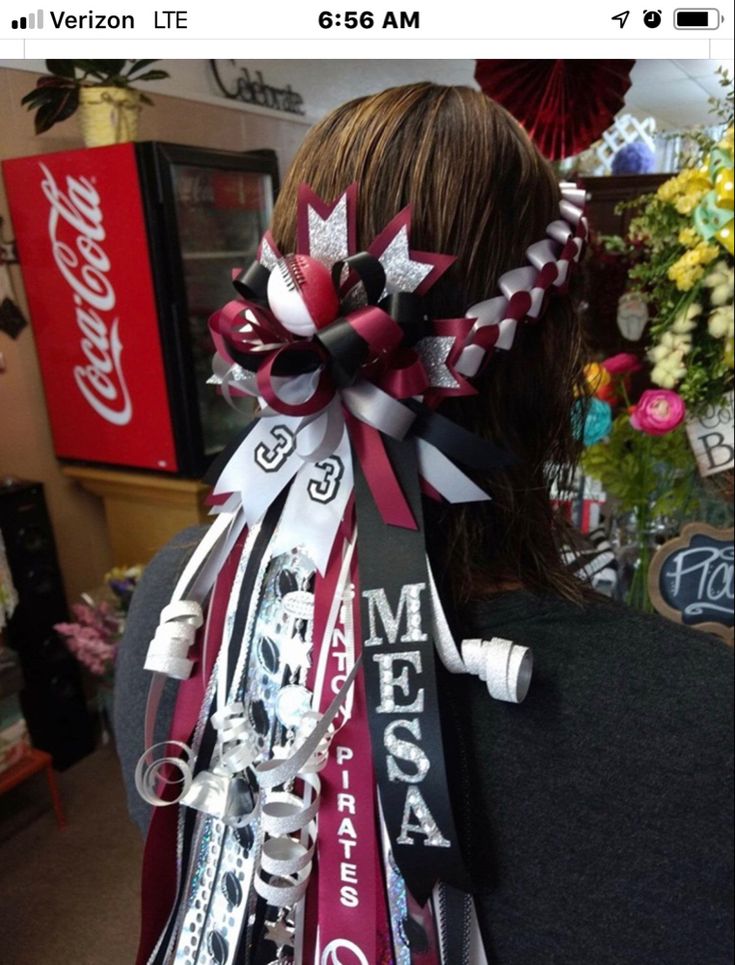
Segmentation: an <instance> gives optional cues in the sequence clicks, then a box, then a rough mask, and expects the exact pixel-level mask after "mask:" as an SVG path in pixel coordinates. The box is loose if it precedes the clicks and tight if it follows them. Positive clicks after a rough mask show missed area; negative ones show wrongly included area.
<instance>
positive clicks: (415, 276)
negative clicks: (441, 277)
mask: <svg viewBox="0 0 735 965" xmlns="http://www.w3.org/2000/svg"><path fill="white" fill-rule="evenodd" d="M378 260H379V261H380V263H381V265H382V266H383V268H384V269H385V290H384V291H383V295H393V294H394V293H395V292H414V291H416V289H417V288H418V287H419V285H420V284H421V282H422V281H424V279H425V278H426V277H427V276H428V275H430V274H431V272H432V270H433V268H434V266H433V265H427V264H426V263H425V262H423V261H415V260H414V259H413V258H411V254H410V252H409V248H408V228H407V227H406V225H403V227H402V228H401V229H400V231H399V232H398V234H397V235H396V236H395V238H394V239H393V240H392V241H391V242H390V244H389V245H388V247H387V248H386V249H385V251H384V252H383V254H382V255H379V256H378Z"/></svg>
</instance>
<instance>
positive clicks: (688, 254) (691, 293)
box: [626, 74, 735, 414]
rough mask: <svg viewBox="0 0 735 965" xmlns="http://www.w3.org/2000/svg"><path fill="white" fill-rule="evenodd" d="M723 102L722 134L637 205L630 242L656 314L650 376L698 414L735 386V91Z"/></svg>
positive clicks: (636, 285)
mask: <svg viewBox="0 0 735 965" xmlns="http://www.w3.org/2000/svg"><path fill="white" fill-rule="evenodd" d="M723 85H726V86H728V87H730V88H731V81H730V79H729V77H728V76H727V75H726V74H725V75H723ZM720 103H721V104H724V106H721V107H720V108H719V109H718V113H719V115H720V118H721V119H723V120H725V121H726V122H727V123H728V125H729V126H728V127H727V130H726V133H725V135H724V137H723V138H722V139H721V140H720V141H718V142H717V143H712V142H709V141H707V140H706V139H703V138H700V139H699V141H698V143H699V149H698V151H697V152H696V153H695V155H694V156H692V157H691V158H690V159H689V160H688V162H687V164H686V166H685V167H684V168H683V169H682V170H681V171H680V172H679V174H677V175H676V176H675V177H672V178H669V180H668V181H665V182H664V183H663V184H662V185H661V186H660V187H659V189H658V191H657V192H656V194H655V195H648V196H646V197H644V198H641V199H638V200H637V201H636V202H634V205H635V206H636V208H637V211H638V213H637V216H636V217H634V219H633V220H632V222H631V225H630V229H629V237H628V238H627V239H626V245H627V253H628V255H629V256H630V257H631V258H632V260H633V261H634V265H633V267H632V268H631V270H630V273H629V279H630V284H629V291H630V292H636V293H638V294H639V295H640V296H641V297H642V298H644V299H645V300H646V302H647V303H648V306H649V311H650V317H651V321H650V325H649V331H648V340H649V347H648V360H649V361H650V362H651V365H652V369H651V373H650V378H651V381H652V382H653V384H654V385H657V386H660V387H661V388H663V389H669V390H674V389H676V391H677V392H678V394H679V395H680V396H681V398H682V399H683V400H684V402H685V403H686V405H687V407H688V408H689V410H690V411H691V412H692V413H693V414H697V412H699V411H701V410H702V409H704V408H705V407H706V406H707V405H709V404H712V403H718V402H720V401H721V400H722V398H723V397H724V396H725V394H726V393H727V392H728V391H729V390H730V389H731V388H732V385H733V345H734V336H735V331H734V327H733V238H734V230H733V126H732V93H731V92H730V93H729V94H728V96H727V98H726V100H725V101H724V102H720Z"/></svg>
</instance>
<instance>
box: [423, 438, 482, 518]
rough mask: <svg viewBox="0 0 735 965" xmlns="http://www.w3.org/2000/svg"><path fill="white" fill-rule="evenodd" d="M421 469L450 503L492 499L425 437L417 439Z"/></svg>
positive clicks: (426, 478)
mask: <svg viewBox="0 0 735 965" xmlns="http://www.w3.org/2000/svg"><path fill="white" fill-rule="evenodd" d="M416 443H417V446H416V452H417V456H418V463H419V471H420V472H421V475H422V476H423V477H424V479H425V480H426V481H427V482H428V483H430V484H431V485H432V486H433V487H434V489H436V491H437V492H438V493H440V494H441V495H442V496H443V497H444V498H445V499H446V500H447V501H448V502H450V503H478V502H483V501H485V500H488V499H490V496H488V494H487V493H486V492H485V490H484V489H480V487H479V486H477V485H475V483H473V482H472V480H471V479H470V478H469V476H466V475H465V474H464V473H463V472H462V470H461V469H458V468H457V466H455V465H454V463H453V462H452V460H451V459H448V458H447V456H445V455H444V453H443V452H441V451H440V450H439V449H437V448H436V446H433V445H431V443H429V442H426V441H425V440H424V439H417V440H416Z"/></svg>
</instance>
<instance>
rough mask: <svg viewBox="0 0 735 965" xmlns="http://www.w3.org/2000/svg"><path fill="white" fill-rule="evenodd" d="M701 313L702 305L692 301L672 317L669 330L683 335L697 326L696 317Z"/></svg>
mask: <svg viewBox="0 0 735 965" xmlns="http://www.w3.org/2000/svg"><path fill="white" fill-rule="evenodd" d="M701 314H702V306H701V305H699V304H698V303H697V302H692V304H691V305H689V306H688V307H687V308H685V309H684V310H683V311H681V312H679V314H678V315H677V316H676V318H675V319H674V324H673V325H672V326H671V328H670V331H672V332H676V333H677V334H679V335H685V334H686V333H687V332H691V331H692V330H693V329H695V328H696V327H697V317H698V316H699V315H701Z"/></svg>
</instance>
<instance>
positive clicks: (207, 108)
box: [0, 68, 307, 600]
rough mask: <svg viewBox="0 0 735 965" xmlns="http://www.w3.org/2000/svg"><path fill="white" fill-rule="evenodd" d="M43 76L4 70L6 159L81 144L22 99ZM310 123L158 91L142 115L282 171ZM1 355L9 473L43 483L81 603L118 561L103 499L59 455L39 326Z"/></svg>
mask: <svg viewBox="0 0 735 965" xmlns="http://www.w3.org/2000/svg"><path fill="white" fill-rule="evenodd" d="M37 76H38V75H37V74H34V73H30V72H27V71H20V70H8V69H4V68H0V118H1V120H0V157H3V158H6V157H22V156H24V155H30V154H43V153H47V152H50V151H60V150H68V149H70V148H78V147H81V146H82V145H81V139H80V137H79V134H78V130H77V122H76V118H74V117H72V118H70V119H69V120H68V121H65V122H64V123H63V124H60V125H57V126H56V127H54V128H53V129H52V130H51V131H48V132H47V133H46V134H42V135H41V136H39V137H36V136H35V134H34V133H33V117H32V115H31V114H29V113H28V112H27V111H26V110H25V108H22V107H21V106H20V100H21V97H22V96H23V95H24V94H25V93H27V92H28V91H29V90H30V89H31V88H32V87H33V86H34V84H35V82H36V78H37ZM306 130H307V127H306V126H305V125H304V124H303V122H301V123H299V122H296V121H293V120H291V119H289V118H288V117H286V116H285V115H284V116H279V115H277V114H273V115H269V114H266V113H265V112H263V111H260V112H258V113H250V112H247V111H245V110H232V109H230V108H228V107H225V106H222V107H220V106H217V105H209V104H204V103H196V102H192V101H186V100H182V99H179V98H177V97H171V96H164V95H161V94H157V95H156V96H155V106H154V107H149V108H146V109H145V110H144V111H143V113H142V117H141V130H140V138H141V140H161V141H172V142H176V143H180V144H191V145H195V146H204V147H212V148H223V149H227V150H238V151H241V150H249V149H253V148H259V147H271V148H274V149H275V150H276V151H277V152H278V155H279V160H280V163H281V171H282V172H283V171H284V170H285V167H286V166H287V165H288V164H289V163H290V160H291V158H292V157H293V154H294V152H295V150H296V148H297V147H298V145H299V143H300V142H301V140H302V138H303V136H304V134H305V132H306ZM0 215H2V216H3V218H4V219H5V228H4V231H5V236H6V237H10V236H11V232H12V227H11V226H10V224H9V220H8V208H7V201H6V198H5V192H4V187H0ZM10 273H11V279H12V283H13V287H14V290H15V294H16V295H17V301H18V303H19V304H20V307H21V309H22V310H23V313H24V314H25V316H26V318H27V317H28V307H27V304H26V300H25V293H24V291H23V283H22V279H21V274H20V270H19V268H18V267H17V266H15V267H11V268H10ZM0 352H2V353H3V355H4V357H5V364H6V371H5V372H4V373H0V478H2V477H3V476H6V475H11V474H12V475H14V476H20V477H22V478H25V479H33V480H40V481H41V482H43V484H44V487H45V491H46V499H47V501H48V504H49V509H50V513H51V519H52V522H53V526H54V531H55V534H56V540H57V544H58V550H59V557H60V562H61V569H62V573H63V576H64V582H65V587H66V591H67V596H68V598H69V599H70V600H74V599H75V598H76V597H77V596H78V595H79V593H80V592H82V591H83V590H85V589H91V588H94V587H95V586H97V585H98V584H99V583H100V582H101V578H102V575H103V574H104V573H105V571H106V570H107V569H108V568H109V566H110V562H111V554H110V547H109V542H108V539H107V533H106V529H105V520H104V514H103V509H102V503H101V501H100V500H99V499H98V498H97V497H94V496H91V495H89V494H88V493H85V492H84V491H83V490H82V489H81V488H79V486H78V485H77V484H76V483H73V482H72V481H70V480H68V479H67V478H66V477H65V476H63V475H62V473H61V471H60V467H59V464H58V462H57V460H56V459H55V457H54V454H53V445H52V441H51V434H50V430H49V425H48V419H47V416H46V409H45V404H44V397H43V387H42V384H41V378H40V373H39V369H38V363H37V359H36V352H35V347H34V343H33V333H32V331H31V328H30V326H29V327H28V328H26V329H25V330H24V331H23V332H22V333H21V334H20V335H19V337H18V338H17V339H16V340H15V341H13V340H12V339H10V338H9V337H8V336H7V335H6V334H5V333H3V332H0ZM129 562H130V563H134V562H136V561H135V560H130V561H129Z"/></svg>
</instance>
